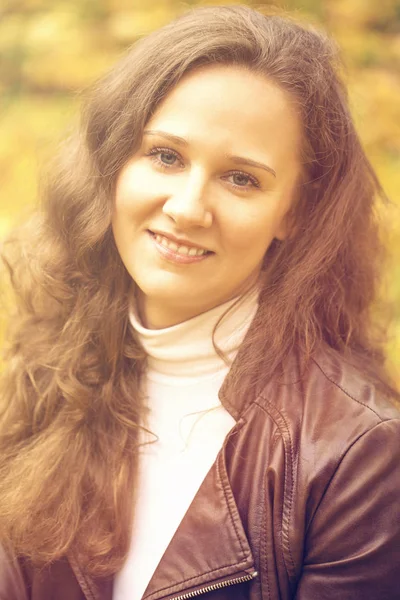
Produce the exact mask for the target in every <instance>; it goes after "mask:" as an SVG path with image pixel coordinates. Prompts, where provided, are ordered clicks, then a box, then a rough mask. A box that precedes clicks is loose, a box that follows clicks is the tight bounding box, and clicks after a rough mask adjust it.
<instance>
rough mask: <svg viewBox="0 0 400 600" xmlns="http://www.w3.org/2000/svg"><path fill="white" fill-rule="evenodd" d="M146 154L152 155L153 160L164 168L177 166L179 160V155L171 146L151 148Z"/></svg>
mask: <svg viewBox="0 0 400 600" xmlns="http://www.w3.org/2000/svg"><path fill="white" fill-rule="evenodd" d="M146 156H150V158H151V160H152V161H153V162H155V163H156V164H157V165H158V166H160V167H161V168H164V169H169V168H171V167H174V166H176V162H175V161H177V160H179V158H180V157H179V155H178V153H177V152H175V151H174V150H171V148H158V147H155V148H151V150H150V151H149V152H147V153H146Z"/></svg>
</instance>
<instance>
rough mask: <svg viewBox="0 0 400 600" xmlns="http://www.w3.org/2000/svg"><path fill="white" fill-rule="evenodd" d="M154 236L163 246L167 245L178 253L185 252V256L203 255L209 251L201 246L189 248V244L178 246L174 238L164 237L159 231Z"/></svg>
mask: <svg viewBox="0 0 400 600" xmlns="http://www.w3.org/2000/svg"><path fill="white" fill-rule="evenodd" d="M154 237H155V239H156V241H157V242H158V243H159V244H161V245H162V246H165V247H166V248H169V249H170V250H173V251H174V252H177V253H178V254H183V255H184V256H202V255H203V254H206V252H207V250H203V249H201V248H189V247H188V246H178V244H177V243H176V242H173V241H172V240H169V239H168V238H166V237H164V236H163V235H159V234H158V233H155V234H154Z"/></svg>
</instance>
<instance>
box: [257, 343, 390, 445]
mask: <svg viewBox="0 0 400 600" xmlns="http://www.w3.org/2000/svg"><path fill="white" fill-rule="evenodd" d="M257 403H258V404H259V405H260V406H262V407H263V408H264V409H265V411H266V413H269V412H270V411H272V412H274V413H275V414H276V415H279V416H280V417H281V418H282V419H284V421H285V423H286V426H287V427H288V428H289V429H290V430H291V432H292V433H293V435H294V437H296V434H298V435H300V434H301V433H303V434H304V433H308V437H309V439H310V441H311V440H314V441H315V440H317V439H320V438H321V437H327V438H331V439H333V438H337V439H342V440H343V441H344V439H345V438H347V439H348V441H349V442H350V441H351V440H354V439H355V438H357V437H358V436H360V435H362V434H363V433H365V432H367V431H368V430H370V429H372V428H373V427H375V426H376V425H378V424H380V423H384V422H386V421H394V422H395V423H396V426H399V427H400V407H396V406H395V404H394V403H393V402H391V401H390V399H388V398H385V396H384V395H383V394H382V393H381V392H380V391H379V390H378V389H377V388H376V386H374V384H373V383H371V382H370V381H369V380H368V379H367V377H365V375H364V374H363V373H362V372H360V371H359V370H358V369H356V368H355V367H354V366H352V365H351V364H349V363H348V362H347V361H346V360H345V359H344V358H343V357H342V356H340V355H339V354H338V353H336V352H334V351H332V350H330V349H326V348H322V349H321V350H320V351H319V352H318V353H317V354H316V355H315V356H314V357H313V358H312V359H311V360H310V361H309V364H308V365H307V367H306V369H304V371H301V369H300V366H299V361H298V359H297V358H296V356H295V355H292V356H291V357H290V358H289V359H288V362H287V364H286V366H285V373H284V375H283V377H282V378H281V379H280V380H279V381H273V382H269V383H268V384H267V385H266V386H265V387H264V388H263V391H262V392H261V394H260V397H259V398H258V400H257Z"/></svg>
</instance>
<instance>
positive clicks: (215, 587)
mask: <svg viewBox="0 0 400 600" xmlns="http://www.w3.org/2000/svg"><path fill="white" fill-rule="evenodd" d="M257 575H258V573H257V571H254V573H251V574H250V575H242V577H235V578H234V579H226V580H225V581H220V582H219V583H213V584H211V585H207V586H206V587H203V588H200V589H198V590H194V592H188V593H187V594H182V595H181V596H174V597H173V598H171V600H187V599H188V598H194V597H195V596H200V595H201V594H205V593H206V592H214V591H215V590H220V589H221V588H225V587H228V586H229V585H235V584H236V583H244V582H245V581H251V580H252V579H254V578H255V577H257Z"/></svg>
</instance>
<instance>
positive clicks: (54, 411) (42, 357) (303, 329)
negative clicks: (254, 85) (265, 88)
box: [0, 6, 395, 576]
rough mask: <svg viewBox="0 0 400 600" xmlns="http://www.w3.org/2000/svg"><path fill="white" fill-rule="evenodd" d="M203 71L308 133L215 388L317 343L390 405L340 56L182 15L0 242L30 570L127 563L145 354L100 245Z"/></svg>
mask: <svg viewBox="0 0 400 600" xmlns="http://www.w3.org/2000/svg"><path fill="white" fill-rule="evenodd" d="M211 63H212V64H216V63H220V64H225V65H244V66H246V67H247V68H249V69H251V70H252V71H254V72H257V73H262V74H264V75H265V77H266V78H268V79H269V80H270V81H272V82H274V83H275V84H276V85H278V86H280V87H281V88H282V89H284V90H286V92H287V93H288V94H289V96H290V98H291V99H292V101H293V102H294V103H295V105H296V107H297V110H298V113H299V115H300V118H301V122H302V125H303V129H304V136H303V138H304V139H303V148H302V151H303V161H304V165H303V166H304V178H303V181H302V183H301V186H300V188H299V196H298V198H297V202H296V203H295V205H294V209H293V215H292V216H293V222H294V224H295V225H294V228H293V232H292V235H291V236H290V238H289V239H287V240H286V241H284V242H278V241H276V242H275V241H274V242H273V243H272V245H271V246H270V248H269V249H268V251H267V254H266V257H265V264H264V269H263V272H262V292H261V296H260V308H259V312H258V317H257V318H258V327H256V328H252V330H251V334H250V337H248V338H247V340H246V344H247V346H249V347H250V351H249V352H247V353H245V354H244V355H243V354H242V355H241V360H240V361H239V364H237V361H236V362H235V365H234V368H232V370H231V373H230V375H229V377H236V381H238V382H239V381H240V377H238V373H240V372H241V373H247V374H249V373H250V374H251V375H252V378H253V379H250V381H252V382H253V383H252V384H251V385H253V384H254V386H257V385H259V383H260V378H263V380H267V379H268V378H271V377H274V376H275V375H276V373H277V372H278V371H279V369H280V367H281V366H282V365H283V364H284V361H285V359H286V358H287V356H288V354H289V353H290V352H292V350H293V349H296V351H297V352H298V353H299V354H300V355H301V356H302V357H303V358H304V359H307V358H308V357H310V356H312V355H313V352H314V351H315V349H316V348H318V347H319V346H320V345H321V344H325V345H326V346H329V347H330V348H332V349H333V350H334V351H336V352H339V353H341V354H342V355H343V357H347V358H348V359H349V360H350V361H352V362H353V363H354V364H359V365H360V367H361V368H362V370H363V372H364V373H365V374H366V375H367V376H368V377H369V378H370V379H372V380H373V381H374V382H375V383H376V384H377V385H378V386H379V387H380V388H381V389H382V390H383V391H386V392H390V385H389V384H388V383H387V378H386V375H385V372H384V369H383V364H384V354H383V351H382V345H381V343H380V342H378V341H376V336H375V333H374V326H373V319H372V317H371V306H372V303H373V301H374V299H375V297H376V292H377V286H378V284H379V274H380V271H381V257H382V252H381V244H380V241H379V232H378V228H377V224H376V215H375V208H374V207H375V202H376V200H377V198H379V197H382V196H383V192H382V189H381V187H380V184H379V182H378V180H377V178H376V176H375V174H374V171H373V169H372V167H371V165H370V163H369V162H368V160H367V158H366V155H365V153H364V151H363V149H362V146H361V144H360V141H359V138H358V136H357V133H356V131H355V128H354V124H353V121H352V118H351V115H350V112H349V108H348V103H347V97H346V89H345V86H344V84H343V83H342V81H341V79H340V76H339V74H338V73H339V72H340V69H341V63H340V60H339V58H338V51H337V47H336V45H335V44H334V43H333V42H332V41H331V40H330V39H329V38H328V37H327V36H326V35H325V34H323V33H321V32H320V31H318V30H316V29H315V28H313V27H311V26H308V25H304V24H300V23H297V22H295V21H294V20H293V19H292V18H288V17H282V16H279V15H265V14H262V13H260V12H257V11H254V10H252V9H250V8H247V7H245V6H232V7H228V6H223V7H213V8H206V7H204V8H197V9H195V10H191V11H189V12H187V13H185V14H184V15H183V16H181V17H179V18H178V19H177V20H175V21H173V22H172V23H170V24H168V25H166V26H165V27H163V28H162V29H160V30H158V31H155V32H154V33H152V34H151V35H149V36H148V37H146V38H144V39H142V40H140V41H139V42H138V43H136V44H135V45H134V46H133V47H132V49H130V50H129V52H128V53H127V54H126V55H125V56H124V57H123V58H122V60H121V61H120V62H119V63H118V64H117V65H116V66H115V67H114V68H113V69H112V70H111V72H110V73H109V74H108V75H107V76H106V77H105V78H103V79H102V80H101V81H100V82H98V83H96V84H95V85H94V87H93V88H92V90H91V92H90V93H89V95H88V99H87V102H86V104H85V106H84V109H83V111H82V120H81V124H80V127H79V131H77V132H76V134H74V135H73V136H72V137H71V138H70V139H69V141H68V143H66V144H65V146H64V148H63V151H62V152H61V153H60V156H58V157H57V160H56V161H55V162H54V164H52V167H51V169H50V170H49V173H48V175H47V179H46V181H45V185H44V188H43V197H42V204H41V207H40V208H39V210H38V211H37V213H36V215H35V216H34V218H33V219H32V220H31V221H30V222H29V223H28V224H27V225H26V226H24V227H23V228H21V229H20V230H19V231H18V232H16V233H15V234H14V236H13V237H12V238H10V239H9V241H8V243H7V244H6V245H5V246H4V250H3V259H4V262H5V264H6V265H7V267H8V271H9V273H10V278H11V282H12V287H13V290H14V292H15V294H14V296H15V307H16V308H15V313H14V314H13V316H12V319H11V320H10V334H9V343H8V345H7V348H6V354H5V368H4V375H3V380H2V387H1V405H0V406H1V408H0V428H1V429H0V432H1V437H0V532H1V538H2V539H3V540H4V541H5V542H7V543H9V544H11V546H12V547H13V549H14V551H15V553H16V554H17V555H23V556H25V557H27V559H29V560H31V561H33V563H34V564H44V563H49V562H51V561H53V560H55V559H57V558H59V557H61V556H63V555H66V554H67V553H69V552H73V553H74V554H75V555H77V556H79V557H80V560H81V561H83V562H84V565H85V567H86V569H87V570H88V572H91V573H92V574H93V575H97V576H106V575H111V574H113V573H116V572H117V571H118V570H119V569H120V568H121V566H122V563H123V560H124V558H125V556H126V553H127V550H128V547H129V540H130V535H131V528H130V523H131V522H132V506H133V499H134V490H135V474H136V456H137V445H138V435H137V434H138V430H139V426H140V422H141V415H142V412H143V408H142V407H143V401H142V396H141V392H140V381H141V376H142V373H143V371H144V369H145V365H146V357H145V355H144V353H143V350H142V348H141V347H140V344H139V343H138V341H137V339H136V338H135V334H134V332H133V331H132V328H130V327H129V326H128V323H129V320H128V296H129V289H130V286H131V283H132V282H131V280H130V277H129V275H128V273H127V271H126V269H125V267H124V265H123V264H122V261H121V259H120V257H119V254H118V252H117V249H116V246H115V243H114V239H113V235H112V231H111V213H112V204H113V197H114V189H115V183H116V178H117V176H118V174H119V172H120V170H121V168H122V167H123V166H124V165H125V163H126V162H127V160H128V159H129V157H130V156H131V155H132V153H133V152H134V151H135V149H136V148H137V147H138V145H139V144H140V142H141V136H142V132H143V129H144V126H145V124H146V122H147V121H148V119H149V117H150V115H151V114H152V112H153V111H154V109H155V108H156V107H157V105H158V104H159V102H160V101H161V100H162V99H163V98H164V97H165V95H166V94H168V92H169V91H170V90H171V89H172V88H173V86H175V85H176V84H177V82H178V81H179V80H180V79H181V78H182V77H183V76H184V75H185V74H186V73H188V72H189V71H191V70H193V69H195V68H197V67H199V66H202V65H206V64H211ZM254 101H256V99H254ZM261 358H262V369H260V364H261V363H260V361H261ZM246 381H247V382H248V381H249V379H248V378H247V379H246ZM247 385H249V384H247ZM392 391H393V393H395V390H392Z"/></svg>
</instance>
